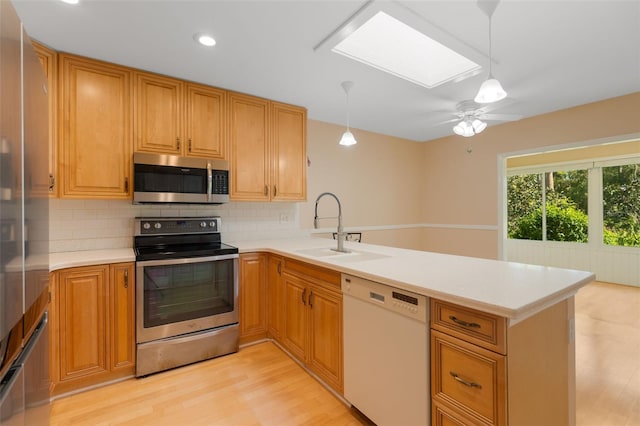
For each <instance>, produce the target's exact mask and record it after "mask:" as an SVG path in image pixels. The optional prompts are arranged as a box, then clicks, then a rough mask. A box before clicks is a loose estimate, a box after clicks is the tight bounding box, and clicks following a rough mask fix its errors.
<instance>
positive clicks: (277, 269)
mask: <svg viewBox="0 0 640 426" xmlns="http://www.w3.org/2000/svg"><path fill="white" fill-rule="evenodd" d="M283 266H284V265H283V259H282V258H281V257H279V256H269V260H268V262H267V329H268V331H269V335H270V336H271V337H273V338H274V339H276V340H277V341H279V342H280V341H281V338H282V336H281V334H282V321H283V319H284V318H283V315H282V312H283V310H284V300H283V297H284V288H283V283H282V268H283Z"/></svg>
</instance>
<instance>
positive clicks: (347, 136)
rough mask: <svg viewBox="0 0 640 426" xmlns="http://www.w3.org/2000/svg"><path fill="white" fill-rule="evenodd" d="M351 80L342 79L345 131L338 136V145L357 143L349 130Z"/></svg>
mask: <svg viewBox="0 0 640 426" xmlns="http://www.w3.org/2000/svg"><path fill="white" fill-rule="evenodd" d="M353 85H354V83H353V81H343V82H342V84H341V86H342V89H343V90H344V93H346V95H347V131H346V132H344V133H343V134H342V138H340V145H344V146H351V145H355V144H357V143H358V141H356V138H355V137H353V133H351V131H350V130H349V90H351V88H352V87H353Z"/></svg>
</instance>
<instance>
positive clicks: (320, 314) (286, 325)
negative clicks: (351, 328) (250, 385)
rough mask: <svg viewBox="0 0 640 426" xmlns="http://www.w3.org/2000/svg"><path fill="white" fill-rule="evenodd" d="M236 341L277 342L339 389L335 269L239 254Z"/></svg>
mask: <svg viewBox="0 0 640 426" xmlns="http://www.w3.org/2000/svg"><path fill="white" fill-rule="evenodd" d="M239 287H240V288H239V309H240V344H246V343H250V342H252V341H257V340H262V339H264V338H266V337H269V338H272V339H273V340H275V341H276V342H278V343H279V344H280V345H281V346H282V347H283V348H284V349H286V350H287V351H288V352H289V354H291V355H292V356H293V357H295V358H296V359H297V360H298V361H300V362H301V363H302V364H304V365H305V366H306V368H307V369H308V370H309V371H311V372H312V373H313V374H315V375H316V376H317V377H319V378H320V379H321V380H322V381H323V382H324V383H325V384H327V385H328V386H331V388H333V389H334V390H336V391H337V392H339V393H342V392H343V388H344V379H343V362H342V355H343V354H342V352H343V350H342V347H343V346H342V292H341V290H340V273H339V272H335V271H331V270H328V269H325V268H320V267H316V266H313V265H310V264H307V263H303V262H298V261H294V260H292V259H289V258H285V257H282V256H278V255H272V254H260V253H243V254H242V255H240V286H239Z"/></svg>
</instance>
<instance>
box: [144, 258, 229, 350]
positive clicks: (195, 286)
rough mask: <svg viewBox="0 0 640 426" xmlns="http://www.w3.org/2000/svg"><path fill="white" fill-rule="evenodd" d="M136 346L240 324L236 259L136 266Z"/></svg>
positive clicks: (166, 262) (174, 261) (151, 262)
mask: <svg viewBox="0 0 640 426" xmlns="http://www.w3.org/2000/svg"><path fill="white" fill-rule="evenodd" d="M136 312H137V313H136V342H137V343H144V342H149V341H152V340H158V339H164V338H168V337H173V336H178V335H182V334H187V333H192V332H197V331H201V330H207V329H211V328H216V327H220V326H224V325H229V324H233V323H237V322H238V255H237V254H230V255H221V256H210V257H193V258H181V259H167V260H149V261H141V262H136Z"/></svg>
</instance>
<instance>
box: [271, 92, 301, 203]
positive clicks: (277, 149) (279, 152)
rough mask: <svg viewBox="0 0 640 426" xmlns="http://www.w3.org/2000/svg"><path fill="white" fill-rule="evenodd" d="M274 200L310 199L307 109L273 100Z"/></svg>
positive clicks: (272, 155) (272, 160) (272, 166)
mask: <svg viewBox="0 0 640 426" xmlns="http://www.w3.org/2000/svg"><path fill="white" fill-rule="evenodd" d="M271 147H272V148H271V162H272V163H271V170H272V172H271V174H272V186H273V193H272V194H271V195H272V196H271V199H272V200H282V201H303V200H306V199H307V110H306V109H305V108H300V107H295V106H292V105H285V104H282V103H278V102H271Z"/></svg>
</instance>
